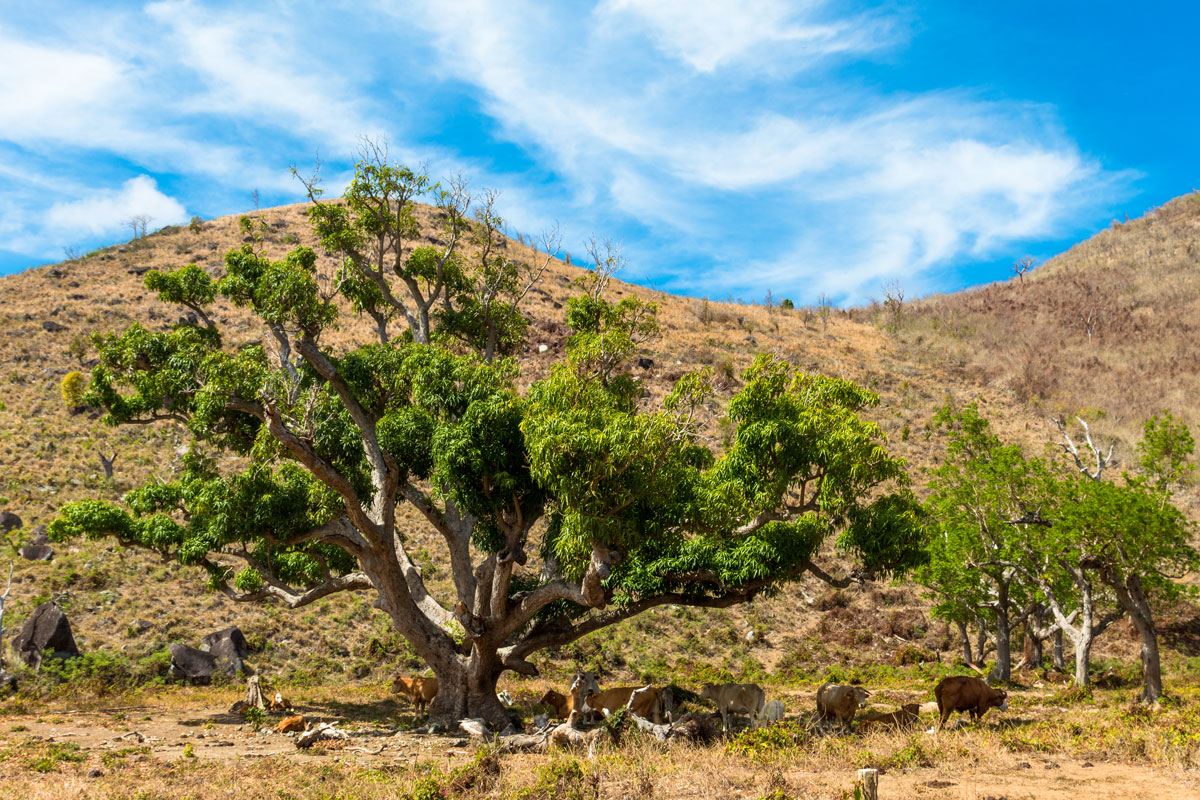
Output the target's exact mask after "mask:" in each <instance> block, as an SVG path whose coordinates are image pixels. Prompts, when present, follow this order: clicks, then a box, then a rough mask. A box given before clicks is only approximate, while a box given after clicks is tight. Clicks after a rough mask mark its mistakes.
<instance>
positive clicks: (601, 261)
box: [587, 236, 625, 299]
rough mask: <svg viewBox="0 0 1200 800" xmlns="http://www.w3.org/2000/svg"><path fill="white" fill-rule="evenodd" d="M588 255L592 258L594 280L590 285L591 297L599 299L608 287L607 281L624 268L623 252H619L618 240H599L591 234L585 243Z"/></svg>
mask: <svg viewBox="0 0 1200 800" xmlns="http://www.w3.org/2000/svg"><path fill="white" fill-rule="evenodd" d="M587 252H588V256H589V257H590V258H591V259H592V271H593V272H594V273H595V275H596V280H595V282H594V284H593V285H592V297H593V298H596V299H599V297H600V296H601V295H602V294H604V290H605V289H606V288H608V282H609V281H610V280H612V277H613V275H616V274H617V273H618V272H620V271H621V270H622V269H624V268H625V254H624V253H623V252H621V244H620V242H614V241H613V240H612V239H605V240H603V241H600V240H598V239H596V237H595V236H593V237H592V238H591V239H590V240H589V241H588V243H587Z"/></svg>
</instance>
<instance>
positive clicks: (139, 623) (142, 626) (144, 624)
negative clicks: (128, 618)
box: [129, 619, 154, 633]
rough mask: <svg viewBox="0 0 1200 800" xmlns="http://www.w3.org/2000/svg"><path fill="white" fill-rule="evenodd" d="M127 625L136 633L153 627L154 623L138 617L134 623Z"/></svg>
mask: <svg viewBox="0 0 1200 800" xmlns="http://www.w3.org/2000/svg"><path fill="white" fill-rule="evenodd" d="M129 627H130V628H132V629H133V630H134V632H136V633H145V632H146V631H148V630H150V629H151V628H153V627H154V623H153V622H151V621H150V620H148V619H139V620H134V623H133V624H132V625H130V626H129Z"/></svg>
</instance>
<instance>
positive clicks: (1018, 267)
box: [1012, 256, 1037, 283]
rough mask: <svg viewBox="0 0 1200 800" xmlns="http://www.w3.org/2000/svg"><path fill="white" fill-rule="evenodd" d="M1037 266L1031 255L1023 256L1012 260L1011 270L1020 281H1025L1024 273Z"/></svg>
mask: <svg viewBox="0 0 1200 800" xmlns="http://www.w3.org/2000/svg"><path fill="white" fill-rule="evenodd" d="M1036 266H1037V261H1035V260H1034V258H1033V256H1025V257H1024V258H1020V259H1018V260H1016V261H1014V262H1013V265H1012V271H1013V273H1014V274H1016V276H1017V278H1018V279H1019V280H1020V282H1021V283H1024V282H1025V273H1026V272H1029V271H1030V270H1031V269H1033V268H1034V267H1036Z"/></svg>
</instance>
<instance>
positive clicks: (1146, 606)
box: [1106, 575, 1163, 703]
mask: <svg viewBox="0 0 1200 800" xmlns="http://www.w3.org/2000/svg"><path fill="white" fill-rule="evenodd" d="M1106 577H1110V576H1106ZM1107 582H1108V583H1109V585H1110V586H1112V587H1113V588H1114V589H1115V590H1116V594H1117V599H1118V600H1120V601H1121V605H1122V606H1123V607H1124V608H1125V611H1126V613H1128V614H1129V619H1131V620H1132V621H1133V626H1134V627H1135V628H1137V632H1138V633H1139V634H1140V635H1141V637H1142V702H1143V703H1155V702H1158V700H1159V698H1161V697H1162V694H1163V689H1162V662H1161V659H1160V657H1159V652H1158V627H1157V626H1156V625H1155V624H1154V613H1153V612H1152V611H1151V610H1150V603H1149V602H1148V601H1147V600H1146V593H1145V591H1143V589H1142V581H1141V578H1139V577H1138V576H1137V575H1131V576H1129V577H1128V578H1127V579H1126V580H1125V581H1124V582H1118V581H1115V580H1111V579H1110V580H1108V581H1107Z"/></svg>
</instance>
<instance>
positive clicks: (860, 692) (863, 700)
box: [854, 686, 871, 708]
mask: <svg viewBox="0 0 1200 800" xmlns="http://www.w3.org/2000/svg"><path fill="white" fill-rule="evenodd" d="M870 696H871V693H870V692H868V691H867V690H866V689H864V688H862V687H861V686H855V687H854V700H855V701H856V702H857V703H858V707H859V708H866V707H867V698H868V697H870Z"/></svg>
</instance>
